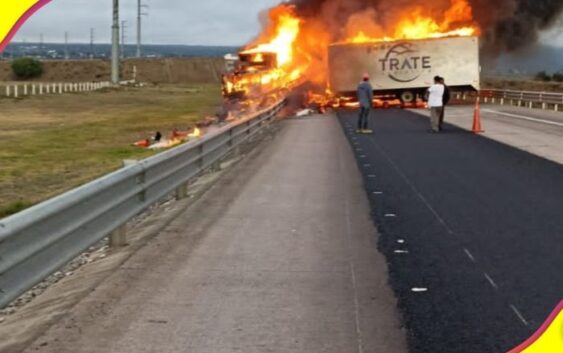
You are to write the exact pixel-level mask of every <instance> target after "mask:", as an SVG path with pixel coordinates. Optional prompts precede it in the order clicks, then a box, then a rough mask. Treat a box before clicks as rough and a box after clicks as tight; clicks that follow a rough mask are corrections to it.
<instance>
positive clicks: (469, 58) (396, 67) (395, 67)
mask: <svg viewBox="0 0 563 353" xmlns="http://www.w3.org/2000/svg"><path fill="white" fill-rule="evenodd" d="M366 73H367V74H369V76H370V81H371V84H372V86H373V88H374V91H375V93H376V96H379V97H381V98H391V99H394V98H399V99H400V100H401V102H403V103H413V102H415V101H416V99H417V98H421V97H423V96H424V94H425V92H426V89H427V88H428V87H429V86H430V85H432V84H433V79H434V77H435V76H441V77H444V78H445V79H446V83H447V85H448V86H449V87H450V88H452V89H453V90H459V91H476V90H479V89H480V65H479V39H478V38H477V37H467V36H466V37H446V38H436V39H421V40H400V41H383V42H373V43H338V44H333V45H331V46H330V47H329V75H328V76H329V86H330V90H331V91H332V93H333V94H334V96H335V97H336V98H344V99H353V97H355V95H356V88H357V86H358V82H359V80H360V79H361V77H362V76H363V75H364V74H366Z"/></svg>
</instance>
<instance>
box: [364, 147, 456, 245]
mask: <svg viewBox="0 0 563 353" xmlns="http://www.w3.org/2000/svg"><path fill="white" fill-rule="evenodd" d="M369 142H370V143H371V144H372V145H373V146H374V147H375V148H376V149H377V150H379V153H381V154H382V155H383V157H384V158H385V159H386V160H387V161H388V162H389V164H391V166H392V167H393V169H395V171H397V174H399V176H400V177H401V179H403V180H404V181H405V183H407V185H408V186H409V187H410V188H411V190H412V191H413V192H414V193H415V194H416V196H417V197H418V198H419V199H420V200H421V201H422V202H423V203H424V205H426V208H428V210H429V211H430V212H431V213H432V214H433V215H434V217H435V218H436V219H437V220H438V222H440V224H442V226H443V227H444V229H445V230H446V231H447V232H448V234H450V235H453V236H455V237H456V238H459V236H458V235H456V234H455V233H454V231H453V230H452V229H451V228H450V226H448V224H447V223H446V221H445V220H444V219H443V218H442V217H441V216H440V214H439V213H438V211H436V209H434V207H432V205H431V204H430V202H428V200H427V199H426V197H424V195H422V193H421V192H420V191H419V190H418V189H417V188H416V186H415V185H414V183H413V182H412V181H411V180H410V179H409V178H408V177H407V175H406V174H405V173H404V172H403V171H402V169H401V168H400V167H399V166H398V165H397V163H395V161H393V160H392V159H391V157H389V155H388V154H387V153H385V150H383V148H381V147H380V146H379V145H378V144H376V143H375V141H374V140H371V139H370V140H369Z"/></svg>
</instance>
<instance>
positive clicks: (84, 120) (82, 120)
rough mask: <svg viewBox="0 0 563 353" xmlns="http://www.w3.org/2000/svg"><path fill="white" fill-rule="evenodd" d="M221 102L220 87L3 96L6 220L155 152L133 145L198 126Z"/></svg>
mask: <svg viewBox="0 0 563 353" xmlns="http://www.w3.org/2000/svg"><path fill="white" fill-rule="evenodd" d="M220 99H221V94H220V87H219V86H218V85H197V86H195V85H192V86H171V85H170V86H160V87H148V88H130V89H124V90H120V91H112V90H109V91H106V92H98V93H90V94H80V95H78V94H77V95H74V94H67V95H61V96H45V97H34V98H29V99H24V100H12V99H0V218H2V217H5V216H7V215H10V214H13V213H16V212H18V211H20V210H22V209H25V208H27V207H29V206H31V205H33V204H36V203H38V202H40V201H42V200H45V199H48V198H50V197H52V196H54V195H57V194H60V193H62V192H64V191H67V190H69V189H72V188H74V187H76V186H79V185H81V184H84V183H86V182H88V181H91V180H93V179H95V178H96V177H99V176H101V175H104V174H106V173H108V172H111V171H114V170H116V169H119V168H120V167H121V165H122V161H123V160H124V159H141V158H145V157H148V156H150V155H152V154H154V153H155V152H152V151H147V150H143V149H138V148H136V147H132V146H131V144H132V143H133V142H135V141H138V140H140V139H145V138H149V137H150V136H152V135H154V133H155V132H156V131H161V132H162V133H163V135H164V136H166V135H167V134H168V133H169V132H170V131H171V130H172V129H173V128H179V129H187V128H189V127H191V126H193V125H194V124H195V123H196V122H197V121H198V120H200V119H201V118H202V117H204V116H205V115H208V114H213V113H215V110H216V107H217V106H218V104H219V103H220Z"/></svg>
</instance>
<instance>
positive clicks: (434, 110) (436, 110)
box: [428, 76, 445, 132]
mask: <svg viewBox="0 0 563 353" xmlns="http://www.w3.org/2000/svg"><path fill="white" fill-rule="evenodd" d="M444 92H445V87H444V85H442V84H441V83H440V77H439V76H436V77H434V84H433V85H432V86H431V87H430V88H429V89H428V107H429V108H430V126H431V128H432V132H439V131H440V116H441V115H442V110H443V109H444Z"/></svg>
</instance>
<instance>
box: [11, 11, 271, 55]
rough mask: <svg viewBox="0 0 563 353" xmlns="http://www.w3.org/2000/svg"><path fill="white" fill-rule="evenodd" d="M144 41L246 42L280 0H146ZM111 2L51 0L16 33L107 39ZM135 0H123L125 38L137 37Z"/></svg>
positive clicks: (33, 38)
mask: <svg viewBox="0 0 563 353" xmlns="http://www.w3.org/2000/svg"><path fill="white" fill-rule="evenodd" d="M143 2H144V3H145V4H147V5H148V6H149V7H148V9H147V10H146V12H147V13H148V16H147V17H144V21H145V22H144V29H143V37H144V40H143V41H144V43H145V44H189V45H234V46H238V45H243V44H246V43H247V42H249V41H250V40H252V39H253V38H254V37H255V36H256V35H257V34H258V32H259V31H260V21H259V19H258V18H259V14H260V13H262V12H263V11H264V10H266V9H268V8H269V7H271V6H273V5H276V4H278V3H279V2H280V0H143ZM111 8H112V0H52V1H51V3H49V4H48V5H46V6H45V7H44V8H42V9H41V10H39V12H37V13H36V14H35V15H34V16H33V17H32V18H31V19H29V21H28V22H27V23H25V24H24V26H23V27H22V28H21V29H20V31H19V32H18V34H17V35H16V38H15V40H16V41H24V40H25V41H27V42H38V41H39V38H40V35H41V34H43V38H44V41H45V42H63V41H64V33H65V31H68V33H69V41H70V42H85V43H86V42H90V28H94V31H95V41H96V42H97V43H109V41H110V35H111V16H112V13H111ZM136 16H137V0H120V17H121V20H125V21H127V28H126V42H130V43H133V42H134V41H136V23H137V20H136Z"/></svg>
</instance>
